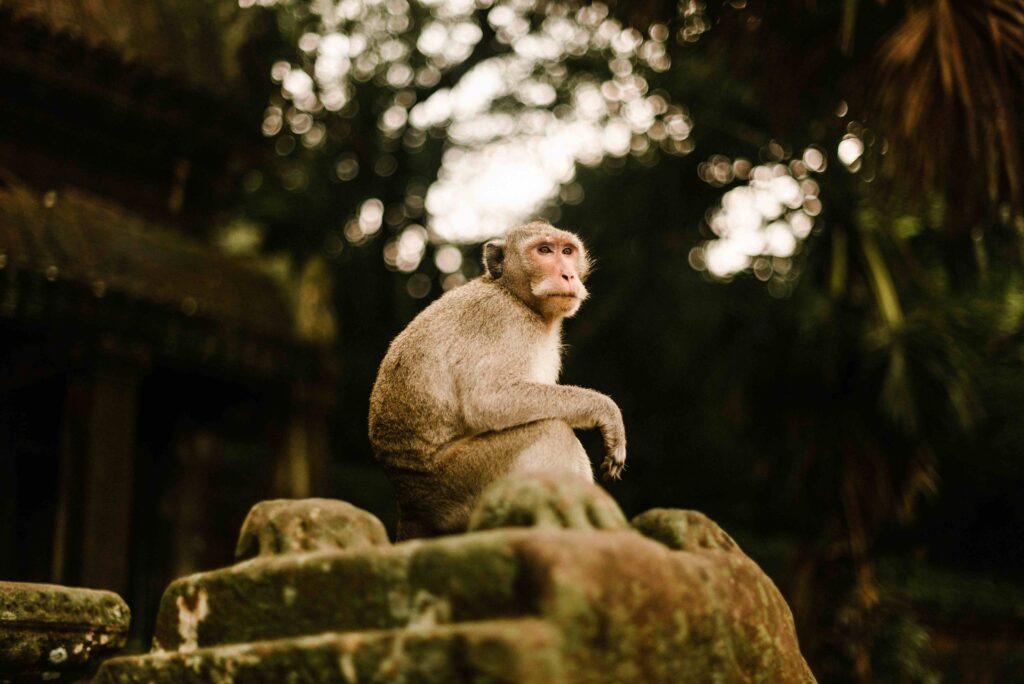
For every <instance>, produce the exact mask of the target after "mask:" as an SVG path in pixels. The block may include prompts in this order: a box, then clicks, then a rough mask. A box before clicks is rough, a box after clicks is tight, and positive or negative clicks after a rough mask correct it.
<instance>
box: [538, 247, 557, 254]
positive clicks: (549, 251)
mask: <svg viewBox="0 0 1024 684" xmlns="http://www.w3.org/2000/svg"><path fill="white" fill-rule="evenodd" d="M537 251H538V252H540V253H541V254H554V253H555V252H554V250H553V249H551V245H541V246H540V247H538V248H537Z"/></svg>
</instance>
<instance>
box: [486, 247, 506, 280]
mask: <svg viewBox="0 0 1024 684" xmlns="http://www.w3.org/2000/svg"><path fill="white" fill-rule="evenodd" d="M504 262H505V241H504V240H492V241H491V242H488V243H487V244H486V245H484V270H486V271H487V275H489V276H491V278H493V279H494V280H497V279H498V278H500V277H501V272H502V266H503V264H504Z"/></svg>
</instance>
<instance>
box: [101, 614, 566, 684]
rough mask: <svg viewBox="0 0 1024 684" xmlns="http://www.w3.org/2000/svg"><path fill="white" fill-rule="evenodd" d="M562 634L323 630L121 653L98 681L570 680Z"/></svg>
mask: <svg viewBox="0 0 1024 684" xmlns="http://www.w3.org/2000/svg"><path fill="white" fill-rule="evenodd" d="M560 644H561V636H560V634H559V633H558V631H557V630H556V629H555V628H554V627H552V626H551V625H549V624H547V623H545V622H543V621H540V620H516V621H491V622H479V623H471V624H466V625H438V626H424V627H414V628H409V629H398V630H386V631H375V632H351V633H348V634H336V633H327V634H319V635H316V636H307V637H298V638H292V639H281V640H274V641H261V642H255V643H250V644H244V645H236V646H220V647H214V648H207V649H200V650H196V651H186V652H164V653H155V654H153V655H151V656H148V657H146V658H117V659H114V660H111V661H109V662H108V663H107V665H106V666H105V667H104V668H103V670H102V671H101V672H100V676H99V677H97V679H96V680H95V684H127V683H129V682H131V683H135V682H139V683H141V682H153V683H155V684H163V683H167V684H178V683H179V682H182V683H186V684H187V683H189V682H234V681H238V682H245V681H261V682H353V683H354V682H420V683H422V684H470V683H473V684H484V683H487V684H551V683H552V682H559V681H564V678H563V672H562V671H561V660H560V658H559V648H560Z"/></svg>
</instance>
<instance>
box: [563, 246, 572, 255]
mask: <svg viewBox="0 0 1024 684" xmlns="http://www.w3.org/2000/svg"><path fill="white" fill-rule="evenodd" d="M562 254H564V255H566V256H569V255H571V254H572V247H563V248H562Z"/></svg>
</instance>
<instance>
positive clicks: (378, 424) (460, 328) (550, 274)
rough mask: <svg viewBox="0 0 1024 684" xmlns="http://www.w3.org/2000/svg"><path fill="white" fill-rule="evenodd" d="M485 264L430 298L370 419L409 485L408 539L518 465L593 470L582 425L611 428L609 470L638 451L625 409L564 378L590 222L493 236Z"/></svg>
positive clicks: (395, 356) (378, 447) (404, 501)
mask: <svg viewBox="0 0 1024 684" xmlns="http://www.w3.org/2000/svg"><path fill="white" fill-rule="evenodd" d="M483 263H484V269H485V271H486V272H485V273H484V275H482V276H481V277H479V278H477V279H475V280H472V281H470V282H469V283H466V284H465V285H463V286H461V287H458V288H456V289H454V290H451V291H449V292H447V293H445V294H444V296H442V297H441V298H440V299H438V300H437V301H435V302H434V303H432V304H431V305H430V306H428V307H427V308H426V309H424V310H423V311H422V312H421V313H420V314H419V315H418V316H416V318H415V319H413V321H412V322H411V323H410V324H409V325H408V327H406V329H405V330H403V331H402V332H401V333H400V334H399V335H398V336H397V337H396V338H395V339H394V341H393V342H392V343H391V347H390V348H389V349H388V352H387V355H386V356H385V357H384V360H383V362H381V365H380V370H379V371H378V373H377V381H376V383H375V384H374V387H373V393H372V394H371V396H370V417H369V432H370V442H371V444H372V445H373V449H374V452H375V454H376V456H377V459H378V460H379V461H381V463H382V464H383V465H384V467H385V470H386V471H387V474H388V476H389V478H390V480H391V482H392V484H393V486H394V488H395V493H396V496H397V499H398V535H397V536H398V539H400V540H401V539H409V538H414V537H427V536H435V535H440V534H449V533H455V532H461V531H463V530H464V529H465V527H466V524H467V522H468V520H469V514H470V512H471V510H472V507H473V504H474V502H475V501H476V498H477V496H478V495H479V494H480V492H481V491H482V490H483V489H484V487H486V486H487V485H488V484H490V483H491V482H493V481H494V480H496V479H498V478H500V477H502V476H503V475H506V474H508V473H510V472H513V471H519V472H522V471H544V472H559V473H565V474H566V475H567V476H569V477H578V478H580V479H582V480H585V481H588V482H592V481H593V479H594V475H593V471H592V469H591V465H590V459H589V458H588V457H587V454H586V452H585V451H584V449H583V445H582V444H580V442H579V440H578V439H577V438H576V435H575V434H574V433H573V429H574V428H580V429H590V428H598V429H599V430H600V431H601V435H602V437H603V438H604V446H605V450H606V455H605V458H604V461H603V463H602V465H601V467H602V470H603V471H604V476H605V479H619V478H620V477H621V474H622V471H623V469H624V468H625V462H626V433H625V428H624V426H623V422H622V413H621V412H620V411H619V407H618V406H617V405H616V404H615V402H614V401H612V400H611V398H609V397H607V396H605V395H604V394H601V393H599V392H596V391H594V390H591V389H585V388H582V387H573V386H570V385H559V384H558V375H559V372H560V370H561V347H562V339H561V338H562V319H564V318H568V317H571V316H573V315H574V314H575V313H576V311H577V310H578V309H579V307H580V304H582V303H583V301H584V300H585V299H586V298H587V296H588V293H587V289H586V287H584V284H583V283H584V281H585V280H586V278H587V273H588V270H589V266H590V263H589V261H588V258H587V252H586V250H585V249H584V247H583V243H582V242H581V241H580V239H579V238H578V237H576V235H574V234H573V233H570V232H568V231H564V230H560V229H558V228H555V227H553V226H551V225H550V224H548V223H546V222H543V221H534V222H532V223H528V224H526V225H524V226H521V227H519V228H515V229H513V230H511V231H510V232H509V233H508V235H507V236H506V237H505V239H504V240H498V241H494V242H489V243H487V244H486V245H484V253H483Z"/></svg>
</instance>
